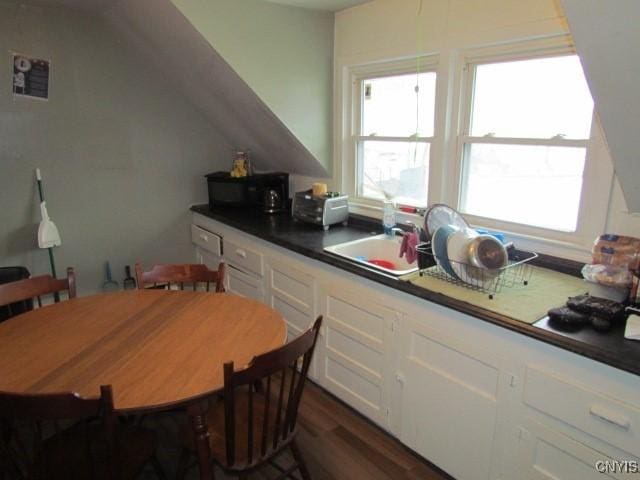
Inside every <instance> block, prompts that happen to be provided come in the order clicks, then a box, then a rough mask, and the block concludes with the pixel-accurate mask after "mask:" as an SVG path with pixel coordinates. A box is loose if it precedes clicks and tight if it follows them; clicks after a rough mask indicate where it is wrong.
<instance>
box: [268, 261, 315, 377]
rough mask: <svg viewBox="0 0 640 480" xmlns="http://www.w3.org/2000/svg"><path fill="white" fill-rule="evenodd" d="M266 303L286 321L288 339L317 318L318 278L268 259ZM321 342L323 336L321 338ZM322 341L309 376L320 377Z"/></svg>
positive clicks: (303, 329)
mask: <svg viewBox="0 0 640 480" xmlns="http://www.w3.org/2000/svg"><path fill="white" fill-rule="evenodd" d="M267 304H268V305H269V306H270V307H272V308H274V309H275V310H277V311H278V312H280V313H281V314H282V316H283V317H284V319H285V321H286V323H287V339H288V340H291V339H292V338H294V337H297V336H298V335H300V333H302V332H303V331H305V330H306V329H308V328H309V327H310V326H311V325H312V324H313V322H314V320H315V319H316V308H315V282H314V279H313V277H312V276H311V275H309V274H307V273H305V272H303V271H301V270H298V269H296V268H294V267H291V266H289V265H287V264H285V263H283V262H279V261H277V260H276V259H273V258H270V259H268V265H267ZM318 342H319V343H320V342H321V341H320V340H319V341H318ZM319 347H320V345H317V346H316V350H315V352H314V355H313V360H312V362H311V366H310V367H309V376H310V377H311V378H313V379H314V380H315V379H317V378H318V368H317V365H318V363H319V357H320V356H321V355H322V352H321V348H319Z"/></svg>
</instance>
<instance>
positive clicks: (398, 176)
mask: <svg viewBox="0 0 640 480" xmlns="http://www.w3.org/2000/svg"><path fill="white" fill-rule="evenodd" d="M353 87H354V90H353V97H354V102H353V106H354V112H353V113H354V114H353V123H352V125H353V127H352V128H353V138H354V140H355V152H354V153H355V160H356V161H355V172H354V180H355V193H356V196H357V197H358V198H359V199H360V200H363V201H364V202H365V203H366V202H367V201H373V202H371V203H375V201H378V200H382V199H384V198H385V197H392V198H393V199H394V201H395V202H397V203H402V204H408V205H414V206H426V205H427V187H428V182H429V163H430V162H429V157H430V153H431V143H432V141H433V132H434V116H435V114H434V109H435V90H436V73H435V71H433V70H429V69H428V68H424V67H421V66H420V62H418V66H417V68H416V61H415V60H414V61H413V62H412V63H409V64H405V65H393V66H391V67H389V68H385V69H384V70H378V71H375V70H371V69H370V70H369V71H364V72H357V73H356V75H354V77H353Z"/></svg>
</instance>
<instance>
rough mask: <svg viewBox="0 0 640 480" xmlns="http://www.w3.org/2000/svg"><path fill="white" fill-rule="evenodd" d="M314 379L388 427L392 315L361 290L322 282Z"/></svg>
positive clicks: (394, 319) (392, 364) (395, 322)
mask: <svg viewBox="0 0 640 480" xmlns="http://www.w3.org/2000/svg"><path fill="white" fill-rule="evenodd" d="M320 299H321V310H322V314H323V315H324V325H325V328H324V338H323V339H322V341H323V345H322V346H323V350H324V361H323V364H322V366H321V371H320V383H321V385H322V386H324V387H325V388H326V389H327V390H329V391H330V392H332V393H333V394H335V395H336V396H337V397H339V398H340V399H342V400H343V401H345V402H346V403H348V404H349V405H351V406H352V407H354V408H355V409H356V410H358V411H359V412H360V413H362V414H363V415H365V416H367V417H368V418H370V419H371V420H373V421H374V422H376V423H378V424H379V425H381V426H382V427H383V428H386V429H388V428H390V422H389V416H390V405H391V400H390V397H391V377H392V375H393V370H394V368H393V367H394V360H393V359H394V357H393V346H392V345H393V329H394V328H395V326H396V325H397V315H396V313H395V312H394V311H393V310H390V309H389V308H386V307H385V306H383V305H381V304H379V303H378V302H377V301H376V300H375V299H374V298H371V297H370V295H366V294H364V295H363V292H361V291H345V290H344V289H339V286H338V285H336V286H331V287H325V288H324V289H322V291H321V293H320Z"/></svg>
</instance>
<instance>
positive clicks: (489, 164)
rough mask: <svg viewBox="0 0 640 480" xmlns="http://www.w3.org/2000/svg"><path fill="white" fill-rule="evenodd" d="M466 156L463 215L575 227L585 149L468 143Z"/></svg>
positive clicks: (551, 227)
mask: <svg viewBox="0 0 640 480" xmlns="http://www.w3.org/2000/svg"><path fill="white" fill-rule="evenodd" d="M465 156H466V161H465V166H464V168H465V173H466V174H465V179H464V183H465V184H464V185H463V189H462V191H463V195H462V202H461V203H462V210H463V211H464V212H465V213H470V214H472V215H478V216H482V217H488V218H494V219H498V220H506V221H510V222H516V223H521V224H526V225H533V226H537V227H544V228H550V229H554V230H560V231H566V232H573V231H575V230H576V225H577V220H578V208H579V206H580V192H581V188H582V174H583V171H584V159H585V149H584V148H569V147H546V146H531V145H496V144H472V145H467V146H466V155H465Z"/></svg>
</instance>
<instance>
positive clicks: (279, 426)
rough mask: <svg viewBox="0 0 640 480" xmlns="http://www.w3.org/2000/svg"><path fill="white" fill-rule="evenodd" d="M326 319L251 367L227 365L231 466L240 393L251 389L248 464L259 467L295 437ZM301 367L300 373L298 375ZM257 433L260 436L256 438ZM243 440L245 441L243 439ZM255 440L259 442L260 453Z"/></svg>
mask: <svg viewBox="0 0 640 480" xmlns="http://www.w3.org/2000/svg"><path fill="white" fill-rule="evenodd" d="M321 325H322V317H318V319H317V320H316V321H315V322H314V324H313V326H312V327H311V328H309V329H308V330H307V331H306V332H304V333H302V334H301V335H300V336H298V337H297V338H295V339H294V340H292V341H291V342H289V343H288V344H286V345H284V346H283V347H280V348H278V349H275V350H272V351H270V352H267V353H264V354H262V355H259V356H257V357H255V358H254V359H253V360H252V361H251V363H250V364H249V366H248V367H246V368H245V369H243V370H239V371H237V372H234V371H233V362H228V363H225V365H224V372H225V376H224V400H225V403H224V406H225V438H226V443H225V446H226V454H227V466H228V467H232V466H233V465H234V463H235V458H236V456H237V455H236V452H235V448H236V441H235V439H236V437H237V433H236V429H237V428H238V423H239V422H238V421H237V419H236V413H238V412H237V411H236V408H235V401H236V398H237V395H236V390H237V389H239V388H247V391H248V397H247V398H248V407H247V410H248V411H247V412H246V413H247V424H246V425H244V428H247V432H246V434H247V456H246V458H247V463H248V465H255V464H257V463H259V462H261V461H263V460H264V459H265V458H267V457H268V455H269V454H270V453H272V452H273V451H276V450H278V449H280V448H284V446H286V445H287V444H289V442H290V441H291V439H292V438H293V435H294V434H295V426H296V421H297V412H298V406H299V404H300V400H301V398H302V392H303V388H304V383H305V379H306V377H307V373H308V371H309V365H310V362H311V358H312V356H313V351H314V349H315V345H316V342H317V339H318V333H319V331H320V326H321ZM298 367H300V370H299V371H298ZM272 377H273V378H274V379H275V378H276V377H279V383H280V385H279V388H278V389H277V394H276V395H277V398H273V400H275V401H276V403H275V411H274V408H273V406H272V405H271V404H270V402H271V390H272V387H271V382H272ZM264 379H266V391H265V392H260V391H257V390H256V391H255V392H254V388H255V386H256V384H257V383H260V384H262V381H263V380H264ZM258 395H261V396H262V395H264V408H260V409H259V410H258V411H256V409H255V408H254V404H255V398H257V396H258ZM254 431H255V432H256V433H257V434H258V436H257V438H254ZM241 438H242V437H241ZM254 440H259V441H258V445H259V448H258V451H257V452H256V448H255V447H256V445H255V443H256V442H255V441H254Z"/></svg>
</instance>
